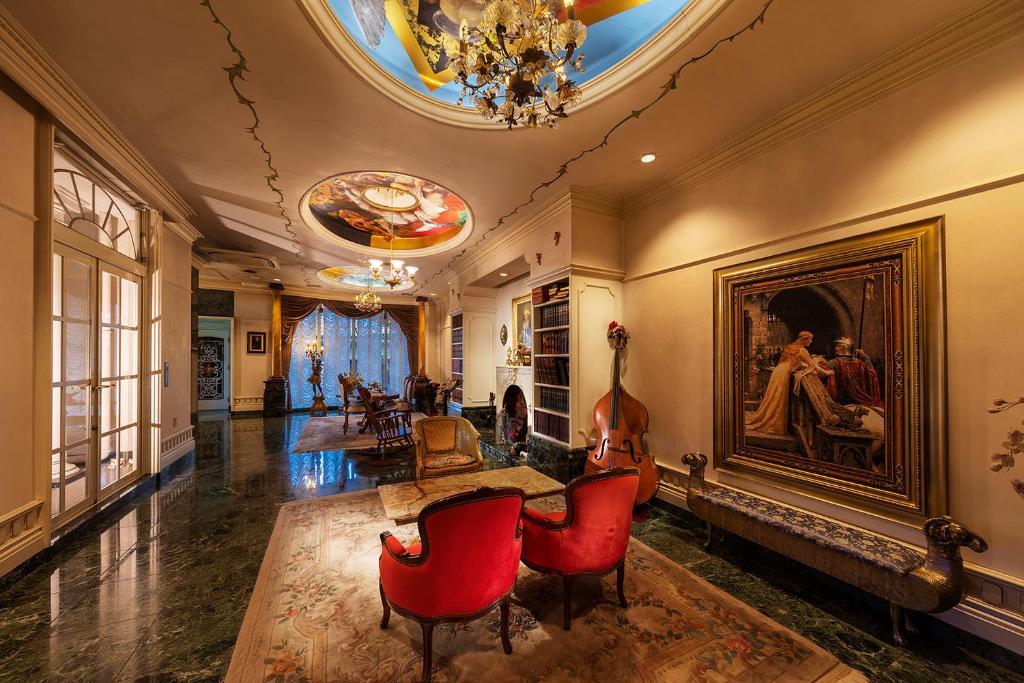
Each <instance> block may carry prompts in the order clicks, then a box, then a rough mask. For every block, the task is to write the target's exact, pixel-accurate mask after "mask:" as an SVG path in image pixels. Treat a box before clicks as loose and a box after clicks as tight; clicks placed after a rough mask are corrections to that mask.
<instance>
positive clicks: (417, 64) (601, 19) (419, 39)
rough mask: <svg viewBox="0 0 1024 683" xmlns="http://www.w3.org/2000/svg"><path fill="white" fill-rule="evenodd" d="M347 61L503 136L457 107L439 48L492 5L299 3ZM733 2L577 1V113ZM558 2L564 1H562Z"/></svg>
mask: <svg viewBox="0 0 1024 683" xmlns="http://www.w3.org/2000/svg"><path fill="white" fill-rule="evenodd" d="M297 2H298V4H299V6H300V7H302V8H303V9H304V10H305V12H306V14H307V16H308V17H309V19H310V22H311V23H312V25H313V26H314V28H315V29H316V30H317V31H318V32H319V33H320V35H321V37H322V38H323V39H324V41H325V42H326V43H327V45H328V46H329V47H330V48H332V49H333V50H334V51H335V52H336V54H337V55H338V56H340V57H341V58H342V59H343V60H344V61H345V62H346V63H348V64H349V65H350V66H351V67H352V68H353V69H354V70H355V71H356V72H357V73H359V74H360V75H361V76H362V77H363V78H364V79H366V80H367V81H368V82H369V83H370V84H372V85H373V86H374V87H376V88H377V89H378V90H379V91H381V92H382V93H384V94H385V95H387V96H388V97H390V98H391V99H392V100H394V101H396V102H398V103H399V104H401V105H403V106H405V107H407V108H409V109H411V110H413V111H416V112H418V113H420V114H422V115H424V116H427V117H429V118H432V119H435V120H437V121H442V122H444V123H450V124H454V125H458V126H464V127H469V128H485V129H498V130H503V129H504V126H503V125H502V124H501V122H500V121H489V120H486V119H484V118H482V117H481V116H480V115H479V113H478V112H477V111H476V110H475V109H474V108H473V107H472V105H471V104H464V105H462V106H458V105H457V104H456V101H457V99H458V97H459V93H460V88H459V86H458V84H457V83H456V82H455V81H454V78H453V74H452V72H451V70H450V69H448V68H447V57H446V56H445V54H444V51H443V50H442V49H441V47H440V41H441V40H442V34H447V35H451V36H454V37H457V36H458V27H459V23H460V21H462V20H463V19H465V20H466V21H467V22H468V23H469V24H470V25H475V23H476V21H477V20H478V18H479V16H480V14H481V12H482V11H483V8H484V6H485V5H486V2H484V1H483V0H297ZM729 2H730V0H576V2H575V3H574V7H575V11H576V18H577V19H580V20H581V21H583V23H584V24H586V25H587V40H586V43H585V44H584V46H583V48H582V51H583V53H584V54H585V55H586V58H585V59H584V68H585V71H584V73H583V74H580V76H579V77H578V81H579V83H580V85H581V88H582V90H583V99H582V101H581V102H580V104H579V105H577V106H576V107H575V109H576V110H579V109H580V108H583V107H587V106H590V105H593V104H596V103H597V102H599V101H601V100H602V99H604V98H606V97H608V96H609V95H612V94H613V93H615V92H616V91H618V90H619V89H620V88H622V87H623V86H626V85H628V84H629V83H631V82H633V81H635V80H636V79H637V78H639V77H641V76H643V75H644V74H645V73H647V72H648V71H649V70H650V69H652V68H654V67H655V66H657V65H658V64H660V63H661V62H662V61H663V60H664V59H665V57H667V56H668V55H669V54H671V52H672V51H673V50H674V49H675V48H677V47H679V46H680V45H682V44H683V43H685V42H686V41H687V40H689V39H690V38H691V37H692V36H693V35H695V34H696V33H697V32H698V31H699V30H700V29H701V28H702V27H703V26H704V25H705V24H706V23H707V22H708V21H710V20H711V19H713V18H714V17H715V16H716V15H717V14H718V13H719V12H720V11H721V10H722V9H724V7H725V6H726V5H728V4H729ZM557 4H559V5H561V2H558V3H557Z"/></svg>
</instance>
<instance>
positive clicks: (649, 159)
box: [640, 152, 658, 164]
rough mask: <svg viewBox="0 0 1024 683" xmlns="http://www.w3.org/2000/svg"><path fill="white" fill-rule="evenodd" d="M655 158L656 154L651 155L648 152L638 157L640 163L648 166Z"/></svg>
mask: <svg viewBox="0 0 1024 683" xmlns="http://www.w3.org/2000/svg"><path fill="white" fill-rule="evenodd" d="M657 158H658V155H657V154H651V153H650V152H648V153H647V154H645V155H643V156H642V157H640V161H641V162H642V163H645V164H649V163H651V162H652V161H654V160H655V159H657Z"/></svg>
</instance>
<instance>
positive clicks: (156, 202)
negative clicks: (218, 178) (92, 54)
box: [0, 5, 196, 224]
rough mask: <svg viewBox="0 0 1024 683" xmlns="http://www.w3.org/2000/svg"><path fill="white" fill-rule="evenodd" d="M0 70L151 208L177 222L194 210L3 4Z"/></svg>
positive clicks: (180, 221)
mask: <svg viewBox="0 0 1024 683" xmlns="http://www.w3.org/2000/svg"><path fill="white" fill-rule="evenodd" d="M0 70H2V71H4V73H6V74H7V75H8V76H10V78H11V79H12V80H13V81H14V82H15V83H17V84H18V86H19V87H21V88H22V89H23V90H24V91H25V92H26V93H28V95H29V96H30V97H31V98H32V99H34V100H35V101H36V102H38V103H39V104H40V105H41V106H42V107H43V108H44V109H46V110H47V111H48V112H49V113H50V114H51V115H52V116H53V117H54V118H55V119H56V120H57V121H59V122H60V123H61V124H62V125H63V126H66V127H67V128H68V130H70V131H71V132H72V133H73V134H74V135H75V136H76V137H78V138H79V139H81V140H82V142H84V143H85V144H86V145H87V146H88V147H89V148H90V149H91V151H92V152H93V153H94V154H96V155H97V156H99V157H100V158H101V159H102V160H103V161H104V162H105V163H107V164H109V165H110V166H111V168H113V169H114V170H115V171H117V172H118V174H120V175H121V176H122V177H123V178H124V180H126V181H127V182H128V183H129V184H130V185H131V186H132V188H133V189H134V190H136V191H137V192H139V193H140V194H141V195H142V196H143V197H145V199H146V201H147V202H149V203H151V204H152V205H153V207H154V208H157V209H160V210H162V211H164V212H166V213H167V214H168V215H169V216H170V217H171V219H172V220H173V221H174V222H176V223H184V224H187V223H188V219H190V218H192V217H193V216H195V215H196V213H195V211H193V210H192V207H190V206H189V205H188V203H187V202H186V201H185V199H184V198H183V197H182V196H181V195H179V194H178V193H177V192H176V191H175V190H174V188H173V187H171V185H170V183H168V182H167V181H166V180H165V179H164V178H163V177H162V176H161V175H160V174H159V173H158V172H157V170H156V169H155V168H153V166H152V165H151V164H150V163H149V162H148V161H146V159H145V157H143V156H142V154H141V153H140V152H139V151H138V150H137V149H136V148H135V147H134V146H133V145H132V144H131V143H130V142H129V141H128V140H127V139H126V138H125V137H124V136H123V135H122V134H121V133H120V132H119V131H118V130H117V128H116V127H115V126H114V124H113V123H111V122H110V120H109V119H107V117H106V116H104V115H103V113H102V112H101V111H100V109H99V107H97V106H96V105H95V104H94V103H93V102H92V101H91V100H90V99H89V98H88V96H86V94H85V93H84V92H83V91H82V90H81V89H80V88H79V87H78V86H77V85H76V84H75V83H74V81H73V80H72V79H71V77H70V76H69V75H68V74H67V73H66V72H65V71H64V70H63V69H61V68H60V66H58V65H57V63H56V62H55V61H53V59H52V58H51V57H50V56H49V55H48V54H46V51H45V50H43V48H42V47H41V46H40V45H39V43H37V42H36V41H35V39H33V38H32V36H31V35H29V33H28V32H27V31H26V30H25V28H24V27H23V26H22V25H21V24H19V23H18V21H17V20H16V19H15V18H14V17H13V16H12V15H11V13H10V12H9V11H8V10H7V9H6V8H5V7H4V6H3V5H0Z"/></svg>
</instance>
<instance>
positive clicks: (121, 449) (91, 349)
mask: <svg viewBox="0 0 1024 683" xmlns="http://www.w3.org/2000/svg"><path fill="white" fill-rule="evenodd" d="M52 301H53V304H52V305H53V309H52V326H53V366H52V379H53V384H52V402H53V412H52V415H53V422H52V446H51V496H52V498H51V503H52V507H51V515H52V516H53V519H54V526H55V527H59V526H61V525H63V524H64V523H66V522H68V521H70V520H71V519H73V518H75V517H77V516H78V515H79V514H81V513H82V512H84V511H85V510H88V509H89V508H91V507H92V506H93V505H95V504H96V503H98V502H100V501H102V500H103V499H105V498H107V497H109V496H111V495H113V494H114V493H116V492H117V491H119V490H121V489H122V488H123V487H124V486H126V485H128V484H129V483H130V482H131V481H134V480H135V479H137V478H138V476H139V473H140V463H141V460H140V449H139V445H140V431H141V430H140V414H141V411H140V405H141V386H140V385H141V369H140V359H141V357H142V354H141V345H142V335H141V326H140V320H141V317H142V316H141V308H142V281H141V278H140V277H139V276H138V275H136V274H133V273H130V272H128V271H127V270H123V269H121V268H119V267H117V266H115V265H113V264H111V263H109V262H106V261H104V260H102V259H101V258H98V257H97V256H93V255H91V254H88V253H86V252H84V251H79V250H78V249H75V248H73V247H70V246H67V245H65V244H62V243H60V242H57V243H55V244H54V250H53V298H52Z"/></svg>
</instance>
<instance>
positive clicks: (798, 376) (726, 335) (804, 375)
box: [715, 224, 941, 514]
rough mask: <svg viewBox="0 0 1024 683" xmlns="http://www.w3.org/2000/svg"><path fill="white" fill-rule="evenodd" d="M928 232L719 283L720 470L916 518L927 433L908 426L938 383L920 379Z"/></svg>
mask: <svg viewBox="0 0 1024 683" xmlns="http://www.w3.org/2000/svg"><path fill="white" fill-rule="evenodd" d="M936 231H937V228H936V227H935V225H934V224H929V225H928V226H925V227H915V228H914V229H909V228H908V229H899V230H897V229H891V230H890V231H882V232H881V233H875V234H873V235H872V236H871V237H870V238H860V239H859V240H847V241H844V242H841V243H833V245H823V246H821V247H816V248H811V249H808V250H804V251H803V252H794V253H791V254H784V255H781V256H779V257H775V258H769V259H762V260H760V261H756V262H752V263H748V264H742V265H740V266H735V267H730V268H723V269H719V270H717V271H716V273H715V275H716V291H717V297H718V302H719V325H718V326H717V328H716V335H717V348H718V351H717V356H716V368H717V372H718V373H719V374H720V383H719V387H720V389H719V391H720V392H721V393H720V395H719V396H717V397H716V405H717V410H716V426H717V437H716V438H717V441H716V448H715V455H716V467H719V466H721V467H722V468H724V469H730V468H731V469H735V470H743V471H745V472H754V473H757V474H763V475H767V476H770V477H773V478H780V477H781V478H783V479H788V480H790V481H792V482H794V483H797V484H799V485H801V486H809V487H811V488H814V487H821V488H822V489H824V490H832V491H836V492H839V493H841V494H843V495H846V494H849V495H852V496H863V497H864V498H865V499H866V500H870V501H871V502H875V501H877V500H879V499H888V500H891V501H892V503H893V504H894V505H896V506H901V508H903V507H905V508H911V509H913V510H914V511H915V514H916V513H919V511H920V510H921V509H922V507H923V505H924V496H925V486H926V483H925V475H926V469H927V468H926V462H925V461H926V459H927V458H928V457H929V455H928V454H927V453H926V452H925V449H924V448H923V447H922V444H923V443H924V441H925V438H926V435H925V432H926V431H928V430H931V429H933V428H934V427H935V426H936V425H921V424H919V423H918V422H917V421H916V420H914V419H908V417H911V418H912V417H913V416H914V415H917V414H920V410H921V405H922V403H921V401H922V391H921V389H922V387H924V386H925V385H926V384H928V386H929V387H931V386H935V385H936V384H937V383H938V382H939V380H940V378H939V377H938V376H937V375H934V374H933V375H932V376H931V377H923V376H922V373H921V369H922V367H924V358H923V356H922V340H923V339H927V337H928V333H927V331H926V330H925V329H924V327H923V326H922V321H923V319H924V318H925V316H923V315H922V313H923V312H924V310H925V307H926V306H934V304H932V303H930V300H929V299H927V298H925V297H922V296H921V295H922V293H923V292H926V291H927V292H930V291H932V288H931V283H929V289H927V290H926V289H922V280H921V273H920V272H919V269H920V264H921V258H920V254H921V251H922V245H924V244H932V243H933V242H934V241H935V240H934V239H933V238H932V237H931V236H932V235H933V234H934V233H935V232H936ZM886 235H892V238H893V239H892V240H887V239H886ZM908 235H909V236H908ZM935 253H938V252H937V250H935ZM929 273H931V271H929ZM933 336H934V335H933ZM931 343H932V345H933V347H936V348H937V347H938V344H939V343H941V340H940V339H932V340H931ZM930 381H931V384H929V382H930ZM938 450H939V449H938V448H936V451H938Z"/></svg>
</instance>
